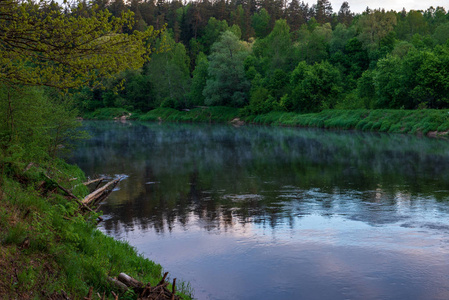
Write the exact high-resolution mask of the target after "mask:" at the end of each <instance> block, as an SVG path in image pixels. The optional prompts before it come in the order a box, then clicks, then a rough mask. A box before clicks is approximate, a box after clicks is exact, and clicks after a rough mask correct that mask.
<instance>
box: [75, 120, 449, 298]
mask: <svg viewBox="0 0 449 300" xmlns="http://www.w3.org/2000/svg"><path fill="white" fill-rule="evenodd" d="M85 127H86V129H87V130H88V131H89V132H90V133H91V135H92V138H91V139H90V140H87V141H84V142H83V143H82V144H81V145H80V146H79V147H78V148H77V150H76V151H75V153H74V157H73V158H72V161H73V162H75V163H77V164H78V165H79V166H80V167H81V168H82V169H83V170H84V171H85V172H86V174H88V175H89V176H91V177H93V176H98V175H101V174H107V175H110V176H114V175H116V174H125V175H127V176H128V177H127V178H126V180H124V181H122V182H121V183H120V186H119V188H118V189H117V191H115V192H114V193H112V195H111V196H110V198H109V199H107V200H106V201H105V203H103V205H102V207H101V210H102V211H103V213H104V214H105V221H104V222H103V223H101V225H100V229H101V230H102V231H103V232H105V233H106V234H108V235H110V236H113V237H115V238H117V239H123V240H127V241H129V243H130V244H131V245H133V246H134V247H136V248H137V250H138V251H139V252H140V253H142V254H143V255H145V256H146V257H147V258H149V259H151V260H154V261H155V262H158V263H160V264H161V265H162V266H163V267H164V268H165V270H166V271H169V272H170V274H171V276H172V277H177V278H178V280H184V281H187V282H190V284H191V286H192V288H193V289H194V296H195V298H197V299H337V300H338V299H449V141H446V140H438V139H429V138H420V137H415V136H404V135H388V134H375V133H372V134H370V133H360V132H348V131H344V132H342V131H324V130H311V129H299V128H277V127H252V126H242V127H239V128H235V127H232V126H226V125H205V124H165V123H163V124H157V123H125V124H123V123H115V122H85Z"/></svg>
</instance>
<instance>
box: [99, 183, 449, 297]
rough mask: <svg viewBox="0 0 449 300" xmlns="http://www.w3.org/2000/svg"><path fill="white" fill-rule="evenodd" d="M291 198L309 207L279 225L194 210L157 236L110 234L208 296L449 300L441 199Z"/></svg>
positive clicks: (447, 230) (296, 207) (297, 194)
mask: <svg viewBox="0 0 449 300" xmlns="http://www.w3.org/2000/svg"><path fill="white" fill-rule="evenodd" d="M283 191H284V194H283V195H282V196H281V197H280V198H281V199H283V198H289V197H290V198H291V197H294V198H296V199H307V200H306V201H285V202H282V203H278V206H279V207H282V208H283V209H286V211H288V212H292V211H298V212H299V213H297V214H296V215H294V216H291V215H288V216H286V217H284V218H279V219H277V221H276V226H275V227H273V226H271V225H270V222H269V221H267V220H260V219H259V220H257V222H255V220H254V219H253V218H252V217H249V218H247V219H245V222H242V220H241V219H239V218H234V219H233V220H232V222H231V223H229V220H228V219H226V220H224V219H223V218H224V217H223V216H221V217H220V216H219V217H217V219H216V220H215V221H216V226H214V227H210V226H208V224H207V222H206V221H205V220H202V219H200V218H198V216H197V215H195V214H194V213H193V212H192V213H190V215H189V217H188V219H189V225H188V227H186V226H185V225H184V224H181V223H179V222H176V221H175V222H174V223H172V224H170V225H168V224H167V223H166V224H165V225H164V230H162V231H160V230H159V231H157V232H156V231H154V230H153V229H152V228H148V227H147V228H142V227H141V226H139V222H138V221H137V222H136V224H135V225H134V226H130V225H129V224H127V227H128V229H129V230H120V229H115V230H114V231H109V232H108V231H106V232H108V233H109V234H112V235H113V236H116V237H117V238H119V239H125V240H128V241H130V242H131V244H132V245H134V246H135V247H136V248H137V249H138V250H139V251H140V252H142V253H143V254H144V255H145V256H147V257H149V258H150V259H153V260H155V261H157V262H161V263H162V265H163V266H164V267H165V268H166V270H167V271H170V272H171V274H173V276H176V277H178V278H182V279H185V280H188V281H190V282H191V284H192V286H193V287H194V288H195V295H196V297H198V298H199V299H448V297H449V282H448V281H447V280H446V279H447V278H448V276H449V261H448V259H449V224H448V223H449V222H448V220H447V211H445V210H444V209H443V210H441V209H438V206H439V204H438V203H437V202H435V201H434V199H423V200H422V201H420V202H419V203H413V202H412V201H411V196H410V195H407V194H404V193H397V194H396V195H394V198H395V199H396V205H394V206H392V207H391V208H390V209H385V207H383V205H382V203H383V201H385V195H384V192H383V191H382V190H381V189H377V190H374V191H368V192H366V193H368V194H370V195H374V197H370V198H369V199H371V200H372V201H371V202H363V199H364V196H366V195H365V194H366V193H356V192H354V191H346V192H345V193H344V194H342V193H341V192H339V193H336V194H334V195H332V194H330V195H329V194H326V193H323V192H320V191H319V190H318V189H316V190H311V191H301V190H299V189H295V188H294V187H284V189H283ZM351 195H353V197H352V198H351ZM224 197H226V198H231V201H237V202H238V201H243V199H242V198H245V197H247V198H250V199H253V200H254V199H256V200H255V201H261V200H262V199H263V196H262V195H253V194H249V195H229V194H224ZM325 201H331V202H332V204H333V205H332V208H329V207H326V206H324V207H323V205H322V202H325ZM382 207H383V208H382ZM304 211H306V213H300V212H304ZM169 227H170V228H169ZM102 230H104V228H103V229H102ZM445 278H446V279H445Z"/></svg>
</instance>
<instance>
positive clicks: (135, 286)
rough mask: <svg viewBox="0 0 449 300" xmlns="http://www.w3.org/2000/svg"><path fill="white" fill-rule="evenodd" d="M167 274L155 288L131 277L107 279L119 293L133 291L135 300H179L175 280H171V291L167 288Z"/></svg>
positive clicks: (125, 275) (123, 276)
mask: <svg viewBox="0 0 449 300" xmlns="http://www.w3.org/2000/svg"><path fill="white" fill-rule="evenodd" d="M167 275H168V272H167V273H165V274H164V277H162V279H161V281H160V282H159V283H158V284H157V285H156V286H151V284H149V283H148V284H147V285H144V284H143V283H142V282H140V281H138V280H136V279H134V278H132V277H131V276H129V275H127V274H125V273H120V274H119V276H118V277H117V278H109V281H110V282H111V283H112V284H113V285H114V286H115V287H116V288H118V289H119V290H120V291H122V292H125V291H126V290H128V289H131V290H133V291H134V292H135V293H136V294H137V295H138V297H137V300H180V299H181V298H180V297H179V296H177V295H175V293H176V278H175V279H173V284H172V290H171V291H170V290H169V289H168V288H167V287H168V285H169V283H168V282H167V281H165V280H166V278H167Z"/></svg>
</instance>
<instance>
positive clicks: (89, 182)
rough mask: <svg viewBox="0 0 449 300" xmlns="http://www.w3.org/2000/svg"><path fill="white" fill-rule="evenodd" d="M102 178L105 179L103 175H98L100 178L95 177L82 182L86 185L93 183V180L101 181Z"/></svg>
mask: <svg viewBox="0 0 449 300" xmlns="http://www.w3.org/2000/svg"><path fill="white" fill-rule="evenodd" d="M103 180H105V178H104V177H100V178H97V179H92V180H88V181H86V182H83V184H84V185H86V186H87V185H90V184H92V183H95V182H102V181H103Z"/></svg>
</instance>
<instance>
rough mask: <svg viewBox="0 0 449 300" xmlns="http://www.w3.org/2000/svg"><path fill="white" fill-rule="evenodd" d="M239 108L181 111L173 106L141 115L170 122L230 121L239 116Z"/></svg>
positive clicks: (217, 107)
mask: <svg viewBox="0 0 449 300" xmlns="http://www.w3.org/2000/svg"><path fill="white" fill-rule="evenodd" d="M238 115H239V109H238V108H232V107H223V106H211V107H204V108H201V107H199V108H194V109H191V110H189V111H179V110H176V109H173V108H157V109H154V110H151V111H149V112H147V113H146V114H143V115H141V116H139V118H138V119H139V120H141V121H169V122H210V123H223V122H229V121H231V120H232V119H234V118H236V117H238Z"/></svg>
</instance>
